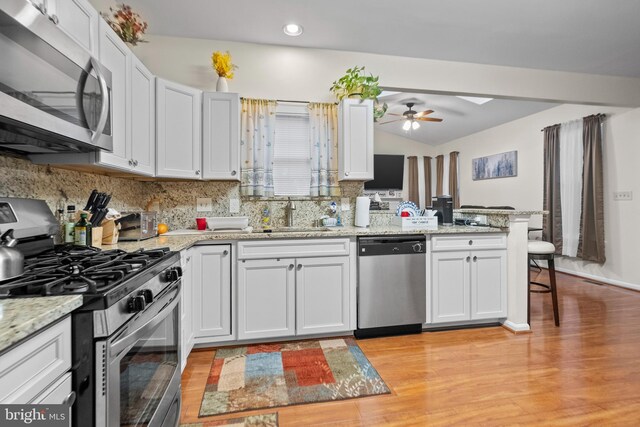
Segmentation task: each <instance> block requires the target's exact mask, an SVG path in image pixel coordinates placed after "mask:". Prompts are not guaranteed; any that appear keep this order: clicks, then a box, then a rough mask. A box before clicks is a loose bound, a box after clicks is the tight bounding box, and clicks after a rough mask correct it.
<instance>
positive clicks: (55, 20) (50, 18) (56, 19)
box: [49, 15, 60, 25]
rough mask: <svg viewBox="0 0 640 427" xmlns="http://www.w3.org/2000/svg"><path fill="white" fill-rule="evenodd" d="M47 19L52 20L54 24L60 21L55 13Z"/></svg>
mask: <svg viewBox="0 0 640 427" xmlns="http://www.w3.org/2000/svg"><path fill="white" fill-rule="evenodd" d="M49 21H51V22H53V23H54V24H55V25H58V22H60V20H59V19H58V17H57V16H56V15H51V16H49Z"/></svg>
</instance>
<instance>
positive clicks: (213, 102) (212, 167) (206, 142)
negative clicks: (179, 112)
mask: <svg viewBox="0 0 640 427" xmlns="http://www.w3.org/2000/svg"><path fill="white" fill-rule="evenodd" d="M202 178H203V179H211V180H233V181H240V95H238V94H237V93H226V92H207V93H205V94H204V95H203V99H202Z"/></svg>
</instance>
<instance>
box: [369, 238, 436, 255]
mask: <svg viewBox="0 0 640 427" xmlns="http://www.w3.org/2000/svg"><path fill="white" fill-rule="evenodd" d="M426 248H427V246H426V241H425V239H424V237H423V238H420V237H413V236H412V238H404V239H402V238H400V239H399V238H391V239H385V238H380V239H366V240H365V239H361V240H360V241H359V242H358V255H359V256H394V255H420V254H424V253H426Z"/></svg>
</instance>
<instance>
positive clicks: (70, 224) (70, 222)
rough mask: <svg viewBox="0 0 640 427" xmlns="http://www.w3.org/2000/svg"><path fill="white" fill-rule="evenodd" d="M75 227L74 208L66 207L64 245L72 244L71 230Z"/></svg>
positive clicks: (71, 206) (72, 206)
mask: <svg viewBox="0 0 640 427" xmlns="http://www.w3.org/2000/svg"><path fill="white" fill-rule="evenodd" d="M75 227H76V207H75V205H69V206H67V220H66V222H65V223H64V243H73V242H74V237H73V229H74V228H75Z"/></svg>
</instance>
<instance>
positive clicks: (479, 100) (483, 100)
mask: <svg viewBox="0 0 640 427" xmlns="http://www.w3.org/2000/svg"><path fill="white" fill-rule="evenodd" d="M458 98H460V99H464V100H465V101H469V102H473V103H474V104H478V105H482V104H486V103H487V102H489V101H493V98H481V97H478V96H458Z"/></svg>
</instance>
